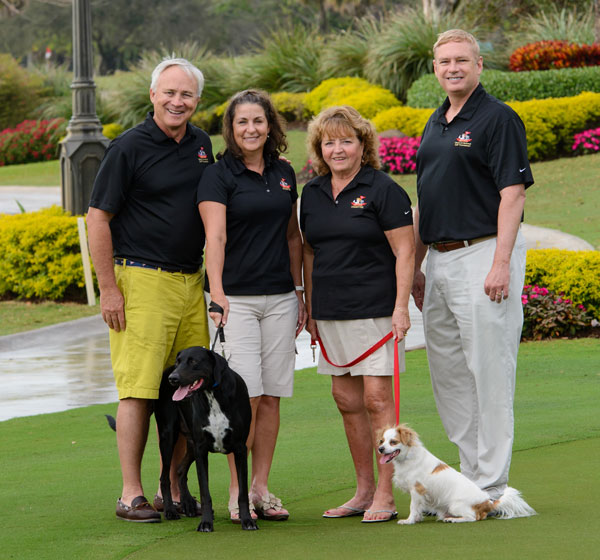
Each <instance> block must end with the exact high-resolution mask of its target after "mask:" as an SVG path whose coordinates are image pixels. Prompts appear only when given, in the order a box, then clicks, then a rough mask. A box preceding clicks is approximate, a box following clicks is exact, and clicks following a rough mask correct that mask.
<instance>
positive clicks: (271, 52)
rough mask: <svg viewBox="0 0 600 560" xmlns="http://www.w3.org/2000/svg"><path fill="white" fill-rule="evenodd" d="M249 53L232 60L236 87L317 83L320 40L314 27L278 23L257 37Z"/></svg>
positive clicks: (304, 87)
mask: <svg viewBox="0 0 600 560" xmlns="http://www.w3.org/2000/svg"><path fill="white" fill-rule="evenodd" d="M259 41H260V42H259V44H258V46H257V47H256V49H255V50H254V52H253V54H252V56H247V57H243V58H242V59H240V60H236V61H235V65H234V67H233V70H232V75H231V83H233V84H236V87H237V89H240V90H243V89H246V88H251V87H252V88H260V89H264V90H265V91H268V92H275V91H291V92H296V93H299V92H307V91H309V90H311V89H312V88H314V87H315V86H317V85H318V84H319V83H320V82H321V80H322V75H321V71H320V68H319V64H320V57H321V52H322V51H323V48H324V41H323V38H322V37H321V34H320V33H319V32H318V31H317V30H315V29H308V28H306V27H304V26H301V25H295V26H292V27H289V26H280V27H278V28H277V29H276V30H274V31H272V32H270V33H267V34H266V35H264V36H262V37H261V38H260V40H259Z"/></svg>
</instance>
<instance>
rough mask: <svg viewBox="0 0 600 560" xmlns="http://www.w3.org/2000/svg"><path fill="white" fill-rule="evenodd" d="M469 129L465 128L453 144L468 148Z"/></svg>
mask: <svg viewBox="0 0 600 560" xmlns="http://www.w3.org/2000/svg"><path fill="white" fill-rule="evenodd" d="M470 134H471V131H470V130H465V131H464V132H463V133H462V134H461V135H460V136H459V137H458V138H457V139H456V142H454V145H455V146H462V147H463V148H470V147H471V140H472V138H471V136H470Z"/></svg>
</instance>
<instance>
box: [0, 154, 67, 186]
mask: <svg viewBox="0 0 600 560" xmlns="http://www.w3.org/2000/svg"><path fill="white" fill-rule="evenodd" d="M58 185H60V163H59V161H58V160H53V161H41V162H38V163H25V164H22V165H4V166H2V167H0V186H24V187H56V186H58Z"/></svg>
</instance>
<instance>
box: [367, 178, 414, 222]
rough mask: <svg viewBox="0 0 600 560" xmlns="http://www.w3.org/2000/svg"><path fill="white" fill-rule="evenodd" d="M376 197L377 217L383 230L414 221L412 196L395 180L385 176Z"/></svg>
mask: <svg viewBox="0 0 600 560" xmlns="http://www.w3.org/2000/svg"><path fill="white" fill-rule="evenodd" d="M384 179H385V180H384V181H382V184H381V188H380V189H378V190H379V193H378V196H377V199H376V202H377V204H376V209H377V219H378V221H379V225H380V226H381V229H382V230H383V231H389V230H391V229H396V228H399V227H403V226H410V225H412V223H413V219H412V208H411V204H410V197H409V196H408V194H407V193H406V191H405V190H404V189H403V188H402V187H401V186H400V185H398V184H397V183H396V182H395V181H393V180H392V179H390V178H389V177H388V176H385V178H384Z"/></svg>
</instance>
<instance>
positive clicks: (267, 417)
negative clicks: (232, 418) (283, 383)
mask: <svg viewBox="0 0 600 560" xmlns="http://www.w3.org/2000/svg"><path fill="white" fill-rule="evenodd" d="M279 401H280V399H279V397H270V396H267V395H263V396H262V397H261V398H260V403H259V405H258V409H257V411H256V422H255V424H256V428H255V435H254V443H253V445H252V484H251V486H250V494H251V495H252V497H253V498H255V500H254V501H255V502H257V501H258V499H259V498H264V497H265V496H267V495H268V494H269V489H268V480H269V472H270V471H271V465H272V463H273V455H274V454H275V445H276V444H277V435H278V434H279ZM266 513H267V515H269V514H275V513H278V514H287V513H288V512H287V510H285V509H283V510H278V511H277V512H276V511H275V510H270V509H269V510H267V511H266Z"/></svg>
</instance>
